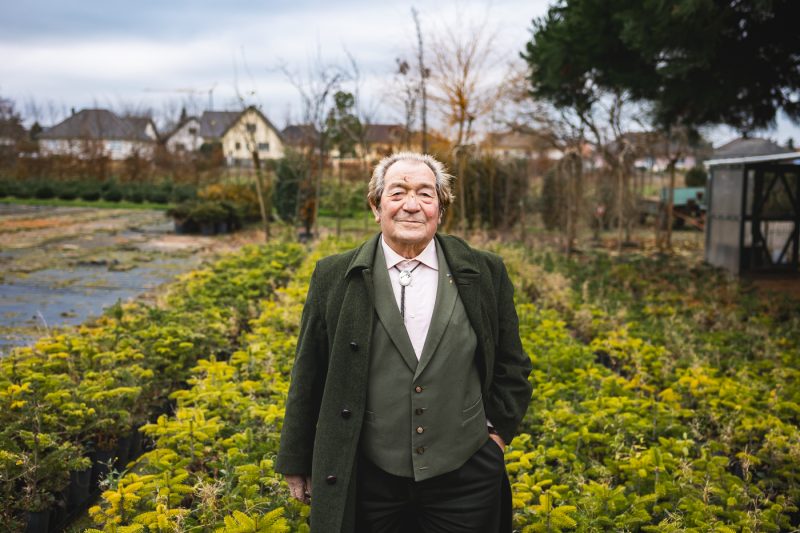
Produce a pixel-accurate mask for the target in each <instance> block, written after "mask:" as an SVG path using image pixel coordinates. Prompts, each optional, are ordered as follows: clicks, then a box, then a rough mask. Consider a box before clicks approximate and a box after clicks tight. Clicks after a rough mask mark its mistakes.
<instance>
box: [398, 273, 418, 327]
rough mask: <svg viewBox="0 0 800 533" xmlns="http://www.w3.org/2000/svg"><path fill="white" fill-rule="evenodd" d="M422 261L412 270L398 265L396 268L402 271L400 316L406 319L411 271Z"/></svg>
mask: <svg viewBox="0 0 800 533" xmlns="http://www.w3.org/2000/svg"><path fill="white" fill-rule="evenodd" d="M421 264H422V263H417V264H416V266H414V268H412V269H411V270H407V269H406V270H400V269H399V268H397V265H395V266H394V268H396V269H397V271H398V272H400V317H401V318H402V319H403V322H405V321H406V287H408V286H409V285H411V273H412V272H414V271H415V270H416V269H417V268H419V266H420V265H421Z"/></svg>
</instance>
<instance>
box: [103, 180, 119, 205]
mask: <svg viewBox="0 0 800 533" xmlns="http://www.w3.org/2000/svg"><path fill="white" fill-rule="evenodd" d="M102 196H103V200H106V201H108V202H119V201H120V200H122V189H121V188H120V187H119V185H117V184H116V183H114V182H108V186H107V187H104V190H103V193H102Z"/></svg>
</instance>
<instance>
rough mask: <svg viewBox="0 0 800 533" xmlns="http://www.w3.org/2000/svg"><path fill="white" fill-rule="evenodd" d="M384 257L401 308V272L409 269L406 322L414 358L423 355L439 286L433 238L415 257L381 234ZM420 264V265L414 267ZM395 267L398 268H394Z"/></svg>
mask: <svg viewBox="0 0 800 533" xmlns="http://www.w3.org/2000/svg"><path fill="white" fill-rule="evenodd" d="M381 246H382V247H383V256H384V258H386V268H387V269H388V270H389V279H390V280H391V282H392V290H393V291H394V297H395V300H397V308H398V309H400V300H401V298H400V292H401V285H400V271H401V270H411V269H413V268H414V267H417V268H416V269H415V270H414V271H413V272H412V273H411V283H410V284H409V285H407V286H406V291H405V292H406V295H405V325H406V331H407V332H408V337H409V339H411V346H413V347H414V353H415V354H416V356H417V360H419V358H420V357H421V356H422V348H423V347H424V346H425V339H426V338H427V337H428V329H430V327H431V319H432V317H433V307H434V305H435V304H436V291H437V289H438V286H439V258H438V257H437V256H436V239H431V242H429V243H428V246H426V247H425V249H424V250H422V253H420V254H419V255H418V256H417V257H415V258H413V259H406V258H405V257H403V256H402V255H400V254H398V253H397V252H395V251H394V250H392V248H391V247H390V246H389V245H388V244H386V241H384V240H383V235H381ZM417 265H419V266H417ZM395 267H397V268H395Z"/></svg>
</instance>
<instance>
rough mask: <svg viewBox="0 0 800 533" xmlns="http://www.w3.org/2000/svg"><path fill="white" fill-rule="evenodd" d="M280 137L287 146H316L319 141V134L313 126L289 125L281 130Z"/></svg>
mask: <svg viewBox="0 0 800 533" xmlns="http://www.w3.org/2000/svg"><path fill="white" fill-rule="evenodd" d="M281 135H283V138H284V139H285V140H286V142H287V143H288V144H291V145H295V146H297V145H304V144H316V143H317V142H318V141H319V132H318V131H317V128H315V127H314V125H313V124H290V125H289V126H286V127H285V128H283V131H281Z"/></svg>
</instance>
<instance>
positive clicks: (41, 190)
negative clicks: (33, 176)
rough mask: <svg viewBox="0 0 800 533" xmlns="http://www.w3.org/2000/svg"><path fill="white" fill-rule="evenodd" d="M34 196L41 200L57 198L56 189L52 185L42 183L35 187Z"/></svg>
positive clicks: (45, 182)
mask: <svg viewBox="0 0 800 533" xmlns="http://www.w3.org/2000/svg"><path fill="white" fill-rule="evenodd" d="M33 196H34V197H35V198H40V199H47V198H55V196H56V189H55V187H54V186H53V185H52V184H51V183H49V182H47V181H41V182H39V183H37V184H36V185H35V188H34V189H33Z"/></svg>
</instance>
